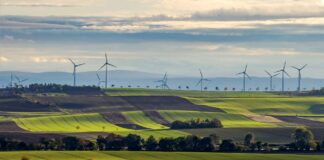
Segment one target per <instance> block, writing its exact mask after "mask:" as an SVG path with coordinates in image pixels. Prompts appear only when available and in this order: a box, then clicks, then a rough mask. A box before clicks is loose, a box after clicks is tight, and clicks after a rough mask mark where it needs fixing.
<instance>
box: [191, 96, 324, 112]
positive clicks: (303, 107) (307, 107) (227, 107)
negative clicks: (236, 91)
mask: <svg viewBox="0 0 324 160" xmlns="http://www.w3.org/2000/svg"><path fill="white" fill-rule="evenodd" d="M187 99H188V100H189V101H191V102H192V103H194V104H197V105H207V106H211V107H217V108H220V109H222V110H224V111H226V112H227V113H233V114H261V115H285V116H296V115H298V116H321V115H324V112H323V111H322V109H323V108H324V105H323V104H324V97H307V98H305V97H269V98H246V97H242V98H217V97H215V98H188V97H187ZM323 110H324V109H323Z"/></svg>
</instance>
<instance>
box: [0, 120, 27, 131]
mask: <svg viewBox="0 0 324 160" xmlns="http://www.w3.org/2000/svg"><path fill="white" fill-rule="evenodd" d="M24 131H25V130H23V129H21V128H20V127H18V126H17V124H16V123H15V122H12V121H4V122H0V132H24Z"/></svg>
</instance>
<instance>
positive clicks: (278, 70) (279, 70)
mask: <svg viewBox="0 0 324 160" xmlns="http://www.w3.org/2000/svg"><path fill="white" fill-rule="evenodd" d="M282 71H283V70H282V69H281V70H278V71H275V73H279V72H282Z"/></svg>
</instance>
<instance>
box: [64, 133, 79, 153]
mask: <svg viewBox="0 0 324 160" xmlns="http://www.w3.org/2000/svg"><path fill="white" fill-rule="evenodd" d="M62 143H63V146H64V148H65V149H66V150H77V149H78V147H79V139H78V138H76V137H71V136H68V137H64V138H63V139H62Z"/></svg>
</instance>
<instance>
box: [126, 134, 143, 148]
mask: <svg viewBox="0 0 324 160" xmlns="http://www.w3.org/2000/svg"><path fill="white" fill-rule="evenodd" d="M125 143H126V145H127V148H128V150H130V151H139V150H141V149H142V144H143V140H142V138H141V137H140V136H138V135H136V134H129V135H127V136H126V137H125Z"/></svg>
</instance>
